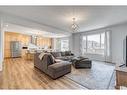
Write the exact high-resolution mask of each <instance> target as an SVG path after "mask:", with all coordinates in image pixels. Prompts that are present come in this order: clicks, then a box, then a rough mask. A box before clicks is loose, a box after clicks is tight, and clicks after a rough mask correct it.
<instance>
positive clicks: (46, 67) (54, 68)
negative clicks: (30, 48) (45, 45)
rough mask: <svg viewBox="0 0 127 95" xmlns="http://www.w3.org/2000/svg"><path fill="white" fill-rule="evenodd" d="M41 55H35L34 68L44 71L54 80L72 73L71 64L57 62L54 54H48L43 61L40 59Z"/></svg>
mask: <svg viewBox="0 0 127 95" xmlns="http://www.w3.org/2000/svg"><path fill="white" fill-rule="evenodd" d="M39 55H40V53H36V54H35V55H34V67H36V68H38V69H39V70H41V71H43V72H44V73H46V74H47V75H49V76H50V77H51V78H53V79H57V78H59V77H61V76H63V75H65V74H67V73H70V72H71V64H70V63H69V62H67V61H58V62H57V61H55V60H54V58H53V56H52V54H50V53H47V54H45V55H44V56H43V58H42V60H40V58H39Z"/></svg>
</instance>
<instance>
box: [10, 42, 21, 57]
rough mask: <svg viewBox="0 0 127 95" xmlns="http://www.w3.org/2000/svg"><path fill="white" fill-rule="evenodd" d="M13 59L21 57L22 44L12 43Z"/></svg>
mask: <svg viewBox="0 0 127 95" xmlns="http://www.w3.org/2000/svg"><path fill="white" fill-rule="evenodd" d="M10 45H11V57H21V42H19V41H11V44H10Z"/></svg>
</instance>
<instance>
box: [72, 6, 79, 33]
mask: <svg viewBox="0 0 127 95" xmlns="http://www.w3.org/2000/svg"><path fill="white" fill-rule="evenodd" d="M71 30H72V31H73V32H78V31H79V26H78V24H77V23H76V16H75V12H74V8H73V18H72V24H71Z"/></svg>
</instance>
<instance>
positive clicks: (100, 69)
mask: <svg viewBox="0 0 127 95" xmlns="http://www.w3.org/2000/svg"><path fill="white" fill-rule="evenodd" d="M114 68H115V66H114V65H109V63H105V62H98V61H93V62H92V68H91V69H75V68H72V72H71V73H69V74H67V75H66V77H68V78H69V79H71V80H73V81H75V82H77V83H78V84H80V85H82V86H84V87H86V88H88V89H93V90H94V89H95V90H102V89H108V88H109V85H110V82H111V80H112V77H113V72H114Z"/></svg>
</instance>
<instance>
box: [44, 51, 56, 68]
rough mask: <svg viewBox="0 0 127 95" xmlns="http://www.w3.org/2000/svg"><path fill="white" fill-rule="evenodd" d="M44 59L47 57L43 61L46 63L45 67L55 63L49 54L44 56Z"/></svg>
mask: <svg viewBox="0 0 127 95" xmlns="http://www.w3.org/2000/svg"><path fill="white" fill-rule="evenodd" d="M44 57H47V58H46V60H45V61H47V66H49V65H52V64H54V63H55V62H56V61H55V58H54V57H53V56H52V54H50V53H47V54H45V55H44Z"/></svg>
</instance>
